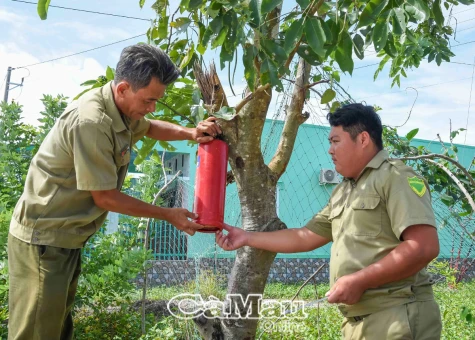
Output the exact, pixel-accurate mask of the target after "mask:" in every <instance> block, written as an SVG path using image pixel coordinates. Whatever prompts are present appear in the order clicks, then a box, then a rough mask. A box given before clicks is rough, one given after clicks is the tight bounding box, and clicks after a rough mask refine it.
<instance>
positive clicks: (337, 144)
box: [328, 126, 361, 178]
mask: <svg viewBox="0 0 475 340" xmlns="http://www.w3.org/2000/svg"><path fill="white" fill-rule="evenodd" d="M359 136H360V135H358V136H357V138H356V141H353V139H352V138H351V136H350V134H349V133H348V132H346V131H343V127H342V126H332V128H331V130H330V135H329V136H328V141H329V142H330V148H329V149H328V153H329V154H330V155H331V157H332V161H333V163H334V164H335V170H336V171H337V172H338V173H339V174H340V175H342V176H344V177H348V178H356V177H357V176H358V174H359V163H360V162H359V159H360V158H361V147H359V145H360V143H358V140H359ZM355 173H356V174H355Z"/></svg>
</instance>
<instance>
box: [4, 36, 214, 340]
mask: <svg viewBox="0 0 475 340" xmlns="http://www.w3.org/2000/svg"><path fill="white" fill-rule="evenodd" d="M178 76H179V70H178V69H177V68H176V66H175V65H174V64H173V62H172V61H171V60H170V58H169V57H168V56H167V55H166V54H165V53H164V52H162V51H161V50H159V49H157V48H155V47H152V46H149V45H134V46H130V47H127V48H125V49H124V50H123V51H122V54H121V57H120V60H119V63H118V65H117V70H116V74H115V79H114V81H112V82H110V83H108V84H106V85H104V86H103V87H101V88H98V89H93V90H91V91H89V92H87V93H86V94H84V95H83V96H82V97H81V98H80V99H79V100H77V101H74V102H73V103H72V104H70V105H69V106H68V107H67V108H66V110H65V111H64V113H63V114H62V115H61V117H59V118H58V120H57V122H56V124H55V125H54V127H53V128H52V129H51V132H50V133H49V134H48V136H47V137H46V139H45V140H44V142H43V144H42V145H41V146H40V148H39V150H38V153H37V154H36V155H35V157H34V158H33V160H32V162H31V165H30V169H29V171H28V175H27V178H26V183H25V190H24V192H23V195H22V196H21V197H20V200H19V201H18V203H17V205H16V207H15V210H14V213H13V218H12V221H11V224H10V234H9V239H8V255H9V256H8V261H9V262H8V265H9V273H10V292H9V294H10V295H9V296H10V300H9V310H10V319H9V339H15V340H20V339H24V340H32V339H44V340H54V339H71V338H72V336H73V322H72V318H71V308H72V305H73V301H74V296H75V293H76V286H77V282H78V276H79V273H80V271H81V255H80V254H81V248H82V247H83V246H84V244H85V243H86V242H87V240H88V239H89V238H90V237H91V236H92V235H93V234H94V233H95V232H96V231H97V230H98V229H99V228H100V227H101V225H102V224H103V222H104V220H105V219H106V216H107V213H108V211H114V212H118V213H121V214H127V215H131V216H138V217H149V218H156V219H162V220H166V221H168V222H170V223H171V224H173V225H174V226H175V227H176V228H177V229H180V230H182V231H184V232H187V233H188V234H190V235H193V234H194V232H195V230H197V229H201V228H203V226H201V225H198V224H196V223H194V222H192V221H190V220H189V218H196V217H197V216H195V215H194V214H193V213H191V212H189V211H187V210H186V209H181V208H161V207H157V206H153V205H151V204H148V203H145V202H142V201H140V200H137V199H135V198H133V197H130V196H128V195H126V194H123V193H121V192H120V189H121V187H122V183H123V181H124V178H125V176H126V174H127V167H128V164H129V160H130V152H131V148H132V146H133V145H134V144H135V143H136V142H137V141H138V140H140V139H141V138H142V137H144V136H148V137H150V138H153V139H157V140H186V139H188V140H195V141H197V142H208V141H210V140H212V139H213V136H216V135H217V134H219V133H221V130H220V128H219V127H218V126H217V125H216V124H215V123H214V120H213V119H208V120H207V121H205V122H202V123H200V124H199V125H198V126H197V128H193V129H192V128H184V127H181V126H178V125H174V124H170V123H166V122H161V121H158V120H151V121H150V120H148V119H146V118H145V115H146V114H148V113H149V112H154V111H155V106H156V103H157V101H158V100H159V99H160V98H161V97H162V96H163V94H164V92H165V89H166V86H167V85H168V84H170V83H171V82H173V81H175V80H176V79H177V77H178Z"/></svg>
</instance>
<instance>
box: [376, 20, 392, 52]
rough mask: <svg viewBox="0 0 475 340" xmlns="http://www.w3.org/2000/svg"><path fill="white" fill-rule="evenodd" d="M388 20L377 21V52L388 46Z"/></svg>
mask: <svg viewBox="0 0 475 340" xmlns="http://www.w3.org/2000/svg"><path fill="white" fill-rule="evenodd" d="M388 31H389V27H388V22H387V21H386V20H381V21H378V22H377V23H376V26H374V30H373V45H374V49H375V50H376V52H379V51H381V50H382V49H383V48H384V46H386V41H387V40H388Z"/></svg>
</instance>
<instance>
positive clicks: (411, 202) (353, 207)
mask: <svg viewBox="0 0 475 340" xmlns="http://www.w3.org/2000/svg"><path fill="white" fill-rule="evenodd" d="M416 224H427V225H430V226H434V227H435V226H436V223H435V217H434V212H433V210H432V206H431V198H430V192H429V187H428V185H427V183H426V182H425V180H424V179H423V178H421V177H420V176H418V175H417V174H416V173H415V172H414V170H413V169H412V168H411V167H408V166H406V165H405V164H404V163H403V162H401V161H399V160H390V159H389V157H388V153H387V152H386V151H384V150H382V151H380V152H379V153H378V154H377V155H376V156H375V157H374V158H373V159H372V160H371V161H370V162H369V163H368V165H367V166H366V167H365V169H364V170H363V172H362V173H361V174H360V176H359V177H358V178H357V179H356V181H354V180H349V179H345V180H343V182H342V183H340V184H339V185H338V186H337V187H336V188H335V189H334V191H333V193H332V195H331V197H330V200H329V203H328V205H327V206H326V207H325V208H324V209H323V210H322V211H321V212H320V213H318V214H317V215H316V216H315V217H313V218H312V219H311V220H310V221H309V222H308V224H307V225H306V227H307V228H308V229H310V230H311V231H313V232H315V233H317V234H319V235H321V236H323V237H326V238H328V239H331V240H332V241H333V244H332V248H331V257H330V285H333V284H334V283H335V282H336V280H338V278H339V277H342V276H344V275H349V274H352V273H354V272H357V271H359V270H361V269H364V268H366V267H368V266H369V265H371V264H373V263H375V262H377V261H379V260H381V259H382V258H383V257H385V256H386V255H388V254H389V253H390V252H391V251H392V250H393V249H394V248H396V247H397V246H398V245H399V244H400V243H401V235H402V233H403V231H404V230H405V229H406V228H407V227H409V226H412V225H416ZM431 283H432V280H431V278H430V276H429V275H428V274H427V273H426V271H425V269H423V270H421V271H420V272H418V273H417V274H415V275H413V276H411V277H408V278H406V279H404V280H400V281H397V282H391V283H388V284H385V285H383V286H382V287H379V288H375V289H369V290H367V291H366V292H365V293H364V294H363V296H362V298H361V300H360V301H359V302H358V303H356V304H354V305H351V306H349V305H341V306H340V309H341V311H342V312H343V315H345V316H348V317H351V316H360V315H366V314H371V313H374V312H376V311H378V310H381V309H384V308H387V307H392V306H396V305H399V304H404V303H408V302H411V301H414V300H418V301H422V300H424V299H432V290H431V289H430V284H431Z"/></svg>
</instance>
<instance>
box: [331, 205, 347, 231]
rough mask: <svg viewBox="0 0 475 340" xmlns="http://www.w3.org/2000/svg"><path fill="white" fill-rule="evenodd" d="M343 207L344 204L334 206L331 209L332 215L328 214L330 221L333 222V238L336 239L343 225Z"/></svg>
mask: <svg viewBox="0 0 475 340" xmlns="http://www.w3.org/2000/svg"><path fill="white" fill-rule="evenodd" d="M343 208H344V205H343V204H340V205H336V206H333V207H332V209H331V211H330V215H329V216H328V221H330V223H331V224H332V235H333V239H336V237H337V235H338V232H339V230H340V227H341V216H342V213H343Z"/></svg>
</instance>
